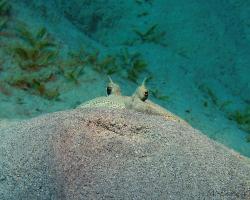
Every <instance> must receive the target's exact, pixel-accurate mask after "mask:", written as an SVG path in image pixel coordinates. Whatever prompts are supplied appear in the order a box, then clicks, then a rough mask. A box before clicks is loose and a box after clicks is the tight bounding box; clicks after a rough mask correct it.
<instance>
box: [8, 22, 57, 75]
mask: <svg viewBox="0 0 250 200" xmlns="http://www.w3.org/2000/svg"><path fill="white" fill-rule="evenodd" d="M17 33H18V37H19V38H20V39H21V41H22V43H17V44H16V45H15V46H14V47H13V48H12V51H13V53H14V55H15V57H16V59H17V62H18V65H19V67H20V68H21V69H23V70H27V71H38V70H40V69H41V68H43V67H47V66H50V65H53V64H55V60H56V58H57V55H58V51H57V49H56V43H55V42H54V41H53V40H52V39H51V37H50V36H49V34H48V32H47V30H46V28H45V27H41V28H39V29H38V30H37V31H36V32H34V33H33V32H31V31H30V30H29V29H28V27H26V26H25V25H22V26H19V27H18V28H17Z"/></svg>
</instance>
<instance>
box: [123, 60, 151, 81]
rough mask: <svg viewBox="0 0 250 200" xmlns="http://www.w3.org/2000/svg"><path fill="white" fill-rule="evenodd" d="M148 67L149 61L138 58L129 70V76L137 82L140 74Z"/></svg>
mask: <svg viewBox="0 0 250 200" xmlns="http://www.w3.org/2000/svg"><path fill="white" fill-rule="evenodd" d="M146 69H147V63H146V62H145V61H144V60H142V59H136V60H135V61H134V62H133V63H132V65H131V67H130V68H129V69H128V70H127V78H128V79H129V80H131V81H133V82H135V83H137V80H138V78H139V76H140V75H141V74H142V73H143V72H145V71H146Z"/></svg>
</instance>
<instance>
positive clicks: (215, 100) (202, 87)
mask: <svg viewBox="0 0 250 200" xmlns="http://www.w3.org/2000/svg"><path fill="white" fill-rule="evenodd" d="M199 89H200V90H201V91H202V92H203V93H205V94H206V95H207V97H208V98H209V100H210V101H211V102H212V103H213V104H214V105H215V106H218V105H219V101H218V97H217V96H216V95H215V93H214V92H213V90H212V89H211V88H210V87H209V86H207V85H205V84H202V85H200V86H199Z"/></svg>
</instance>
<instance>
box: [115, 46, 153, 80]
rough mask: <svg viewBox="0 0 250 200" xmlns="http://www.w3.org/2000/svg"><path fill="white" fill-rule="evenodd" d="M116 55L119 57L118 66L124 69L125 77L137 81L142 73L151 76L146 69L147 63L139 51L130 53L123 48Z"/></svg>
mask: <svg viewBox="0 0 250 200" xmlns="http://www.w3.org/2000/svg"><path fill="white" fill-rule="evenodd" d="M117 57H118V58H119V66H121V67H122V69H123V70H124V71H125V73H124V74H125V76H124V78H125V79H127V80H129V81H132V82H134V83H138V79H139V77H140V76H141V75H142V74H144V76H145V75H147V76H151V74H150V73H149V71H148V70H147V67H148V64H147V62H146V61H145V60H144V59H143V58H142V56H141V54H140V53H138V52H135V53H130V52H129V51H128V49H124V50H123V51H121V53H120V54H119V55H117Z"/></svg>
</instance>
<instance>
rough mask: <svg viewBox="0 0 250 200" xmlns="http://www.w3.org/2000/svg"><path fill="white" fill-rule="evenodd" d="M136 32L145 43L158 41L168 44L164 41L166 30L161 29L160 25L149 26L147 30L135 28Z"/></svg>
mask: <svg viewBox="0 0 250 200" xmlns="http://www.w3.org/2000/svg"><path fill="white" fill-rule="evenodd" d="M133 31H134V32H135V34H136V35H137V37H138V39H137V40H139V41H140V42H142V43H145V42H152V43H157V44H161V45H164V46H166V44H164V43H163V39H164V37H165V32H164V31H160V30H159V29H158V25H157V24H154V25H152V26H150V27H149V28H147V29H146V30H145V31H140V30H138V29H134V30H133Z"/></svg>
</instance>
